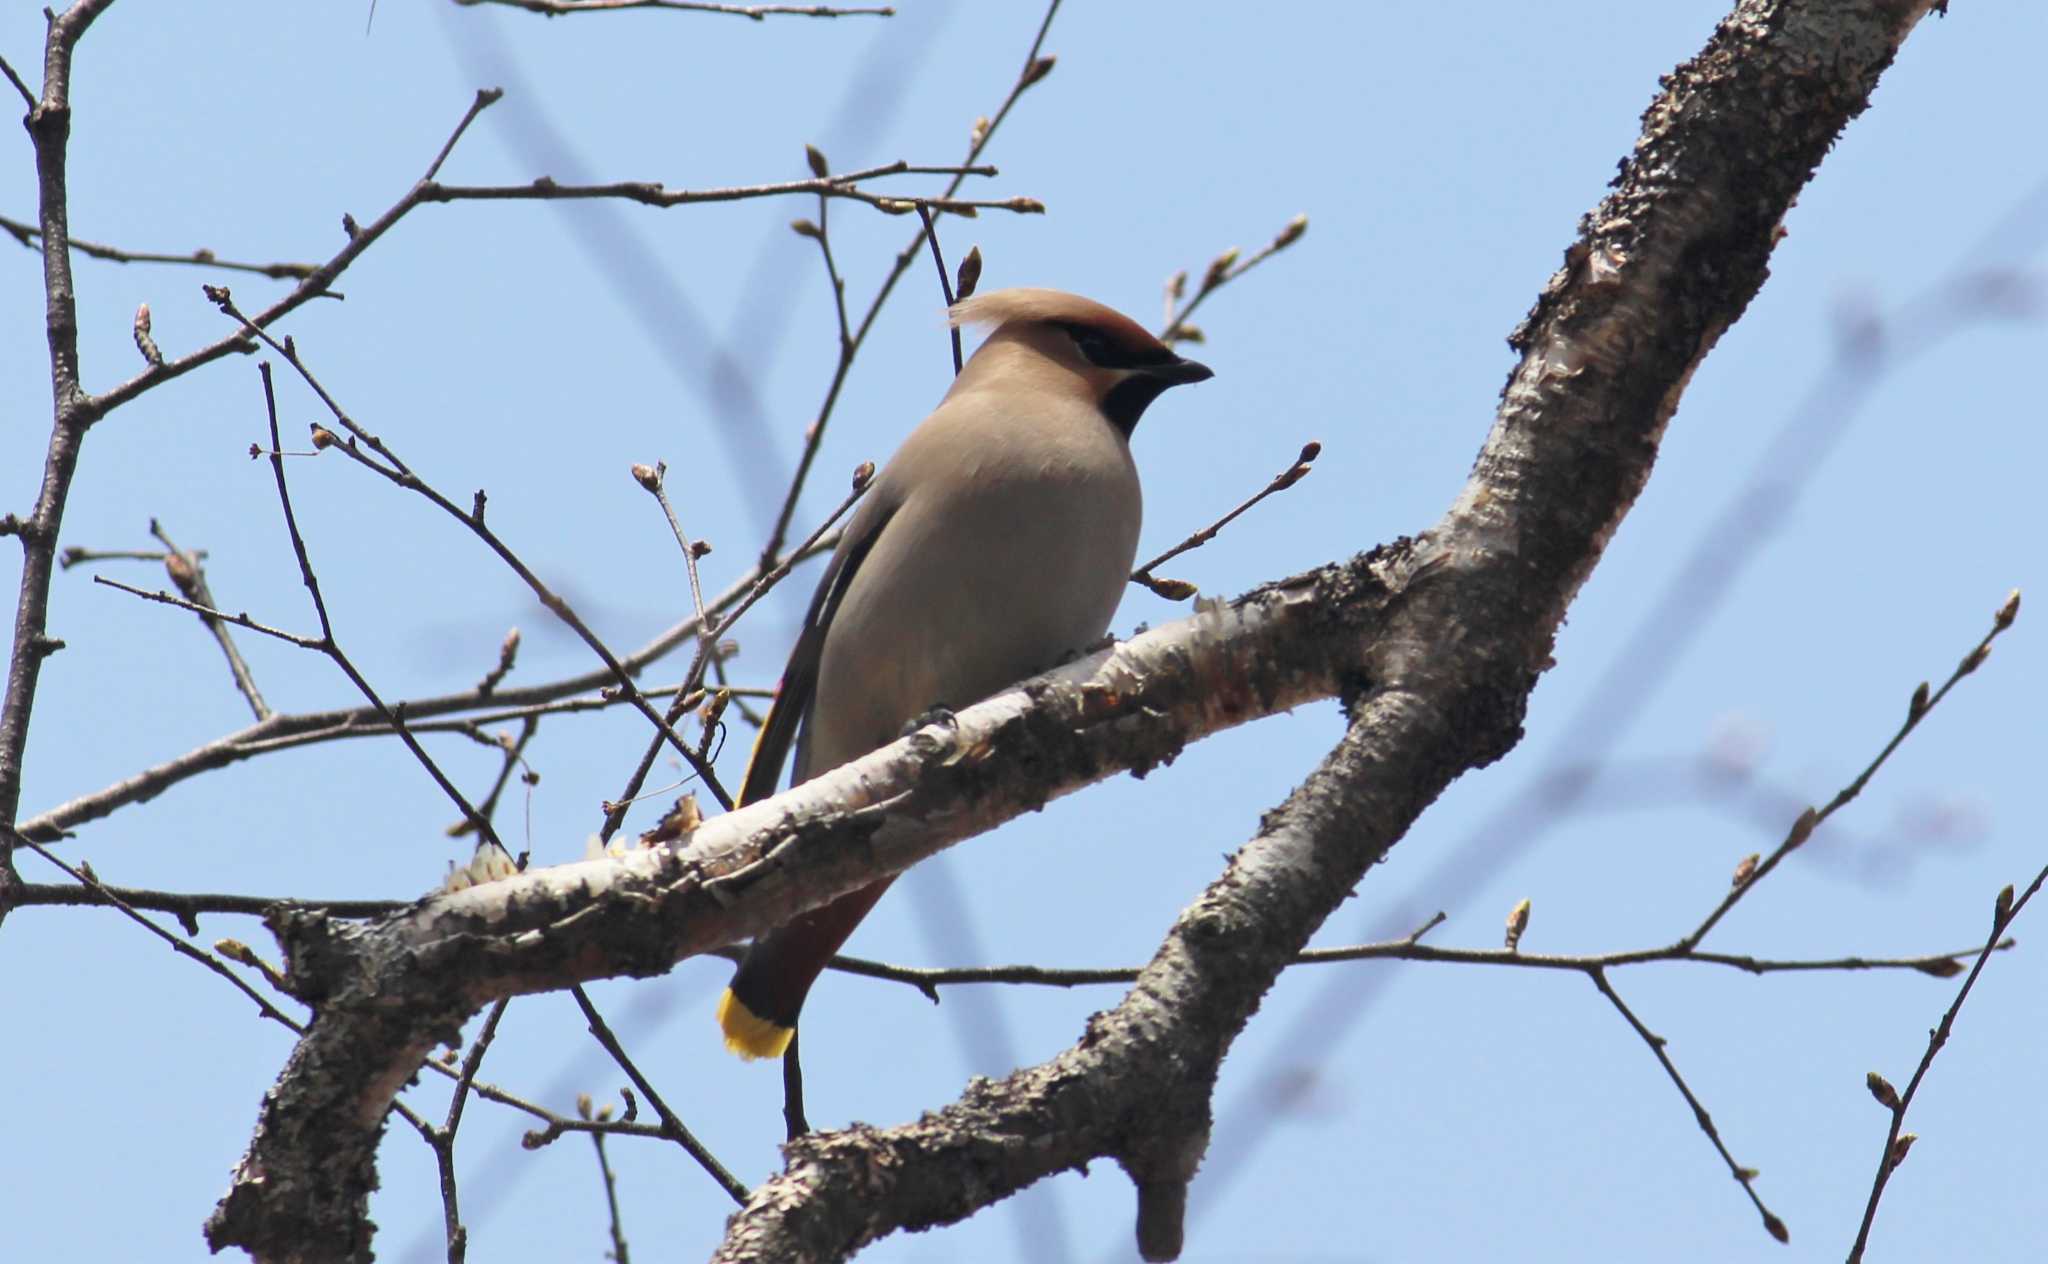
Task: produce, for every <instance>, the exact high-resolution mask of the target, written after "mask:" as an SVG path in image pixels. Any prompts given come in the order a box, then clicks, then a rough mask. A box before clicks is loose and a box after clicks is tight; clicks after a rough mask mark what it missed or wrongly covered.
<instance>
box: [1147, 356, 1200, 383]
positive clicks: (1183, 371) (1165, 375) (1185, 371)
mask: <svg viewBox="0 0 2048 1264" xmlns="http://www.w3.org/2000/svg"><path fill="white" fill-rule="evenodd" d="M1145 372H1146V373H1147V374H1149V375H1151V376H1152V377H1156V378H1158V379H1159V380H1160V381H1162V382H1164V383H1166V384H1167V385H1168V386H1185V385H1187V384H1188V383H1189V382H1206V381H1208V380H1209V379H1210V378H1212V377H1215V376H1216V371H1215V370H1214V369H1211V368H1210V367H1209V366H1208V365H1206V364H1203V363H1202V362H1201V361H1199V360H1183V359H1180V358H1178V357H1176V358H1175V359H1174V360H1173V361H1172V362H1171V363H1168V364H1161V365H1157V366H1155V367H1152V368H1148V369H1146V370H1145Z"/></svg>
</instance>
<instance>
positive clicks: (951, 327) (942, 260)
mask: <svg viewBox="0 0 2048 1264" xmlns="http://www.w3.org/2000/svg"><path fill="white" fill-rule="evenodd" d="M917 218H918V219H919V220H920V221H922V222H923V224H924V239H925V240H926V241H928V242H930V243H931V245H932V266H933V267H935V268H937V269H938V270H939V293H940V294H941V295H943V296H944V297H945V300H946V307H947V308H948V309H949V310H950V309H951V308H952V306H953V281H952V278H950V277H948V276H947V275H946V256H945V253H944V252H943V251H941V250H940V249H939V230H938V229H937V228H935V227H933V226H932V213H931V211H930V210H928V209H926V207H925V206H924V205H923V204H921V203H920V204H919V206H918V208H917ZM947 332H949V333H951V334H952V335H953V376H954V377H959V376H960V369H961V365H962V363H963V362H962V360H961V357H960V326H959V325H957V324H954V323H952V322H950V321H949V322H947Z"/></svg>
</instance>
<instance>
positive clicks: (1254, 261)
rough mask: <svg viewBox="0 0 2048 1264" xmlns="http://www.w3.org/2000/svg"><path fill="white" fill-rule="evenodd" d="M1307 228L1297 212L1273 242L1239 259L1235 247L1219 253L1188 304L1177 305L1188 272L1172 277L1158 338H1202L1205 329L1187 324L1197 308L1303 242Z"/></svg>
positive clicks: (1161, 339)
mask: <svg viewBox="0 0 2048 1264" xmlns="http://www.w3.org/2000/svg"><path fill="white" fill-rule="evenodd" d="M1307 231H1308V216H1306V215H1297V216H1295V217H1294V218H1293V219H1291V220H1288V221H1287V223H1286V225H1285V226H1284V227H1282V228H1281V230H1280V231H1279V232H1278V233H1276V234H1275V235H1274V237H1273V240H1272V241H1269V242H1267V243H1266V244H1265V245H1264V246H1262V247H1260V248H1259V249H1257V250H1255V251H1253V252H1252V253H1251V254H1249V255H1247V256H1245V257H1244V258H1242V259H1240V258H1238V254H1237V249H1236V247H1232V248H1231V249H1229V250H1226V251H1224V252H1223V253H1222V254H1220V255H1217V256H1216V257H1215V258H1214V259H1211V260H1210V261H1209V266H1208V268H1207V269H1206V270H1205V271H1204V272H1203V273H1202V284H1201V287H1200V288H1199V289H1197V290H1196V291H1195V296H1194V297H1193V298H1191V299H1189V300H1188V305H1187V306H1186V307H1180V308H1176V304H1178V303H1179V301H1180V296H1181V295H1182V294H1183V293H1184V292H1185V291H1186V287H1187V279H1188V274H1187V273H1185V272H1176V273H1175V274H1174V275H1173V279H1172V280H1170V281H1168V282H1167V283H1166V324H1165V325H1163V326H1161V327H1160V330H1159V341H1161V342H1164V343H1169V344H1170V343H1175V342H1201V341H1203V338H1202V331H1201V330H1199V329H1197V328H1195V327H1194V326H1193V325H1190V324H1188V317H1190V316H1192V315H1194V313H1195V309H1196V308H1197V307H1200V306H1201V305H1202V303H1203V301H1204V300H1206V299H1207V298H1208V297H1209V296H1210V295H1211V294H1214V293H1215V292H1216V291H1218V290H1220V289H1222V288H1223V287H1224V286H1226V285H1228V284H1230V283H1231V282H1232V281H1235V280H1237V279H1238V278H1239V277H1241V276H1243V275H1244V274H1245V273H1247V272H1250V271H1251V270H1252V269H1253V268H1256V267H1258V266H1259V265H1260V264H1262V263H1264V262H1265V261H1266V260H1268V259H1271V258H1272V257H1273V256H1274V255H1277V254H1279V253H1280V252H1281V251H1283V250H1285V249H1287V248H1288V247H1289V246H1291V245H1293V244H1294V243H1295V242H1297V241H1300V240H1301V235H1302V234H1303V233H1306V232H1307Z"/></svg>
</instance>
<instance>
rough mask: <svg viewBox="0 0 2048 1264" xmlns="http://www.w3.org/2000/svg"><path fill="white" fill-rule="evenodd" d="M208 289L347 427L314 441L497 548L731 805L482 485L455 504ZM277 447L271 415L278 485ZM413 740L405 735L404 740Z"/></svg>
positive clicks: (286, 348) (220, 291)
mask: <svg viewBox="0 0 2048 1264" xmlns="http://www.w3.org/2000/svg"><path fill="white" fill-rule="evenodd" d="M206 292H207V296H208V297H209V298H211V299H212V300H213V301H214V303H215V304H216V305H217V306H219V308H220V309H221V310H222V311H223V312H225V313H226V314H227V315H229V316H230V317H232V318H234V319H235V320H237V321H240V322H241V323H242V327H243V328H244V329H245V330H246V331H247V332H248V333H249V334H250V335H251V336H252V337H255V338H257V339H260V340H261V341H262V342H263V343H264V344H265V345H267V346H269V347H271V348H273V349H274V350H276V351H277V353H278V354H279V355H282V356H283V357H284V358H285V361H286V363H288V364H290V365H291V366H292V368H293V369H294V370H295V371H296V372H297V373H298V375H299V377H300V379H301V380H303V381H304V382H305V383H306V385H307V386H309V387H311V388H312V390H313V393H314V394H315V395H317V396H319V398H320V402H321V403H322V404H324V405H325V406H326V407H327V410H328V412H329V414H330V415H332V416H333V418H334V419H335V421H336V422H337V423H339V424H340V425H341V427H342V428H343V429H344V430H346V431H348V433H349V436H350V439H349V440H348V441H343V440H340V439H338V438H336V437H335V436H333V435H332V434H331V433H330V432H325V431H322V430H320V429H318V428H316V429H315V432H314V446H315V447H326V448H331V449H333V450H335V451H338V452H340V453H341V454H342V455H343V456H345V457H347V458H349V459H350V460H352V461H354V462H355V463H356V464H358V465H360V466H362V467H363V468H364V469H367V470H370V471H371V472H373V473H375V474H378V475H380V476H381V477H383V478H385V479H387V480H389V481H390V482H391V483H393V484H394V485H396V486H398V487H400V488H403V489H405V490H406V491H410V492H415V493H417V494H418V495H420V496H422V497H424V498H425V499H426V500H428V501H429V502H431V503H432V504H433V505H435V506H436V507H437V508H439V509H441V510H442V511H443V512H444V513H446V514H448V515H449V516H450V517H452V518H454V519H455V520H456V521H457V522H460V523H461V524H462V525H463V526H465V527H468V528H469V530H470V533H471V534H473V535H475V536H476V537H477V539H479V540H481V541H483V543H484V545H485V546H486V547H487V548H489V549H490V550H491V551H492V552H493V553H495V554H497V556H498V560H499V561H501V562H503V563H504V564H505V565H506V566H507V567H508V568H509V569H510V570H511V571H512V573H513V574H514V575H517V576H518V577H519V579H520V581H521V582H522V583H524V584H525V585H526V586H527V588H528V590H529V591H531V592H532V593H533V595H534V596H535V597H536V598H538V599H539V600H540V603H541V605H543V606H545V607H546V608H547V610H548V612H549V613H550V614H552V615H554V616H555V617H556V618H557V619H559V620H561V621H562V623H563V624H565V625H566V626H567V627H568V628H569V630H570V631H572V632H574V633H576V635H577V637H578V638H579V639H581V640H582V642H583V643H584V644H585V645H586V646H588V647H590V650H591V651H592V652H593V653H595V654H596V655H597V656H598V658H599V660H601V661H602V662H603V663H604V665H605V666H606V667H608V668H610V669H611V673H612V679H613V683H614V685H615V686H616V687H617V688H618V690H619V691H620V693H621V694H622V695H623V696H624V697H625V699H626V701H627V702H629V703H631V704H632V705H633V707H634V708H635V709H636V710H638V711H639V712H640V713H641V714H642V715H644V716H646V717H647V719H648V720H649V721H650V722H651V723H652V724H653V725H654V727H655V731H656V732H657V733H658V734H659V735H660V736H661V737H662V738H663V739H664V740H666V741H667V742H668V743H669V744H670V745H671V746H673V747H674V748H675V749H676V750H677V751H678V752H679V753H680V754H681V755H682V756H683V759H684V760H685V761H686V762H687V763H689V764H690V766H691V768H692V770H693V771H695V772H696V774H697V776H698V777H700V778H702V779H703V782H704V785H705V788H706V789H708V790H709V791H710V792H711V794H712V796H713V797H714V798H716V799H717V800H718V802H719V804H720V806H722V807H726V808H730V807H731V806H732V796H731V795H729V794H727V793H726V790H725V787H724V786H722V785H720V784H719V781H718V774H717V773H716V772H714V771H713V770H712V768H711V766H710V765H709V764H707V763H705V762H704V761H703V760H701V759H699V758H697V755H696V752H695V751H694V750H693V749H691V747H690V745H689V743H687V742H685V741H684V740H683V739H682V736H681V735H680V734H678V733H677V732H676V731H675V729H674V728H673V727H672V726H671V724H670V722H669V721H667V720H664V719H663V718H662V716H661V713H660V712H658V711H656V710H655V709H654V704H653V703H651V702H649V701H648V700H647V698H646V696H645V695H643V694H642V693H641V692H640V688H639V686H638V685H636V684H635V683H634V682H633V676H632V673H630V672H628V671H627V670H626V668H625V665H624V664H622V663H621V662H620V661H619V659H618V656H617V655H615V654H614V653H613V652H612V650H611V647H610V646H608V645H606V644H605V643H604V641H603V640H602V639H600V638H599V637H598V635H597V633H596V632H594V631H592V630H591V628H590V625H589V624H587V623H585V622H584V621H583V617H582V616H581V615H579V614H577V613H576V611H575V609H574V608H573V607H571V606H570V605H569V603H568V602H567V601H566V600H564V599H563V598H562V597H561V596H559V595H558V594H557V593H555V591H554V590H553V589H551V588H549V587H548V586H547V585H546V584H545V583H543V582H542V581H541V578H540V576H538V575H536V574H534V572H533V570H532V568H531V567H529V566H527V564H526V562H525V560H524V559H522V558H521V557H520V556H519V555H518V554H517V553H515V552H513V551H512V548H511V546H509V545H507V544H506V543H505V542H504V540H502V539H501V538H499V536H498V534H497V532H495V531H493V530H491V528H490V527H489V526H487V525H485V523H484V504H485V497H484V494H483V492H482V491H478V492H477V494H476V497H475V499H474V500H473V502H472V504H471V507H470V508H469V509H467V510H465V509H463V508H461V507H460V506H458V505H456V504H455V502H454V501H452V500H450V499H448V497H447V496H445V495H443V494H442V493H441V492H440V491H439V490H437V489H436V488H435V487H434V486H433V485H432V484H430V483H428V482H427V481H426V480H425V479H422V478H420V477H419V476H418V475H417V474H415V473H413V472H412V470H411V469H410V468H409V467H408V466H407V465H406V464H405V462H404V461H402V460H400V459H399V457H398V455H397V454H396V453H395V452H393V451H392V450H391V449H390V448H389V447H388V446H386V445H385V443H384V442H383V440H381V439H379V438H378V437H377V436H376V435H374V434H371V433H370V432H369V431H368V430H365V429H364V428H363V427H362V426H360V425H358V424H357V423H356V421H355V419H354V418H352V417H350V416H349V415H348V413H347V411H346V410H344V409H343V408H342V407H341V404H340V402H339V401H337V400H336V399H335V398H334V396H333V395H331V394H330V393H328V391H327V388H326V387H324V386H322V385H321V384H320V380H319V379H318V378H317V377H315V376H314V375H313V372H312V370H311V369H309V368H308V367H307V366H306V364H305V361H304V360H302V359H301V358H300V356H299V353H298V348H297V346H296V345H295V344H294V343H293V341H292V340H291V339H290V338H286V339H285V340H284V341H283V342H279V341H278V340H277V339H275V338H273V337H271V335H270V333H269V332H268V331H267V330H263V329H259V328H257V327H256V326H255V325H253V324H251V323H250V322H249V319H248V318H247V317H246V316H244V315H243V314H242V313H241V311H240V310H239V309H238V308H236V307H235V304H234V298H233V296H232V295H231V294H229V293H228V291H227V290H226V289H225V288H222V287H219V286H208V287H206ZM268 380H269V379H268V376H267V373H266V377H265V382H266V383H267V382H268ZM322 434H326V435H327V438H326V439H325V440H323V439H322V438H321V435H322ZM358 442H360V443H361V444H362V445H363V446H364V447H368V448H369V449H370V451H372V452H374V453H376V455H377V456H378V457H381V458H383V460H384V461H386V462H389V463H390V464H389V467H388V468H387V467H386V466H385V465H384V464H380V463H379V462H378V461H377V460H375V459H372V458H371V457H370V456H367V455H365V454H364V452H363V451H362V447H359V446H358ZM279 447H280V441H279V439H278V435H277V429H276V422H275V418H274V417H273V419H272V426H271V448H272V449H273V450H272V452H271V454H270V460H271V463H272V465H273V467H274V468H276V469H277V470H278V471H279V474H278V478H279V482H280V485H282V481H283V477H284V476H283V473H282V470H283V462H282V457H281V455H280V454H279V452H278V449H279ZM400 736H401V738H403V737H404V736H405V735H404V734H403V733H402V732H401V734H400ZM411 744H412V743H410V742H409V741H408V745H411ZM437 779H438V778H437ZM486 836H487V837H491V838H493V841H495V836H494V835H490V834H488V832H487V833H486Z"/></svg>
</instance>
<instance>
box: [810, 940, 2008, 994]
mask: <svg viewBox="0 0 2048 1264" xmlns="http://www.w3.org/2000/svg"><path fill="white" fill-rule="evenodd" d="M2013 944H2014V941H2013V940H2010V939H2007V940H2004V941H2003V942H2001V943H1999V944H1998V945H1997V946H1998V947H1999V948H2000V949H2006V948H2011V947H2012V946H2013ZM1975 951H1976V949H1974V948H1968V949H1962V950H1959V951H1956V952H1936V953H1926V954H1924V955H1921V956H1915V957H1821V958H1775V957H1753V956H1748V955H1744V954H1737V953H1723V952H1700V951H1697V950H1694V951H1689V952H1688V951H1685V950H1683V949H1681V948H1679V947H1678V945H1676V944H1670V945H1666V946H1664V947H1662V948H1644V949H1637V950H1634V951H1629V952H1609V953H1599V954H1594V955H1589V956H1566V955H1560V954H1551V953H1529V952H1520V951H1516V950H1512V949H1506V948H1438V947H1435V946H1432V945H1426V944H1421V943H1417V942H1416V941H1415V939H1414V938H1413V937H1411V938H1408V939H1392V940H1386V941H1384V942H1381V943H1375V944H1355V945H1352V946H1350V947H1344V948H1311V949H1309V950H1307V951H1306V952H1302V953H1300V954H1298V955H1296V956H1295V958H1294V960H1293V961H1292V962H1291V963H1290V968H1292V967H1294V966H1313V965H1335V964H1338V963H1341V962H1347V961H1423V962H1435V963H1439V964H1444V965H1475V966H1520V967H1523V968H1526V969H1532V970H1568V971H1576V972H1578V973H1581V974H1590V973H1592V972H1593V971H1595V970H1603V969H1614V968H1620V967H1625V966H1638V965H1649V964H1653V963H1682V964H1692V965H1709V966H1723V967H1726V968H1728V969H1732V970H1740V971H1742V972H1743V973H1745V974H1757V975H1763V974H1788V973H1814V972H1820V971H1836V970H1839V971H1844V972H1854V971H1862V970H1914V971H1918V972H1919V973H1921V974H1927V975H1933V976H1934V977H1936V978H1947V977H1949V976H1951V975H1956V974H1960V973H1962V971H1963V968H1964V967H1963V965H1962V962H1961V960H1960V959H1961V958H1963V957H1965V956H1967V955H1968V954H1970V953H1972V952H1975ZM827 968H828V969H831V970H836V971H839V972H841V973H843V974H852V975H859V976H861V977H863V978H869V979H881V980H884V981H887V982H891V983H903V984H907V985H909V986H911V987H914V988H916V989H917V990H918V991H920V992H922V993H924V995H925V996H926V997H928V998H929V999H931V1000H933V1001H937V1000H938V999H939V989H940V988H942V987H958V986H961V985H963V984H984V983H995V984H1013V985H1026V986H1034V987H1057V988H1073V987H1089V986H1094V985H1098V984H1123V983H1133V982H1136V981H1137V978H1138V974H1139V972H1140V970H1141V969H1142V967H1139V966H1118V967H1105V968H1080V969H1071V968H1070V969H1055V968H1052V967H1048V966H1028V965H1014V966H965V967H956V968H941V969H923V968H918V967H913V966H899V965H892V964H890V963H888V962H886V961H871V960H868V959H866V958H862V957H843V956H841V957H833V958H832V959H831V961H829V962H828V963H827Z"/></svg>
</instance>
